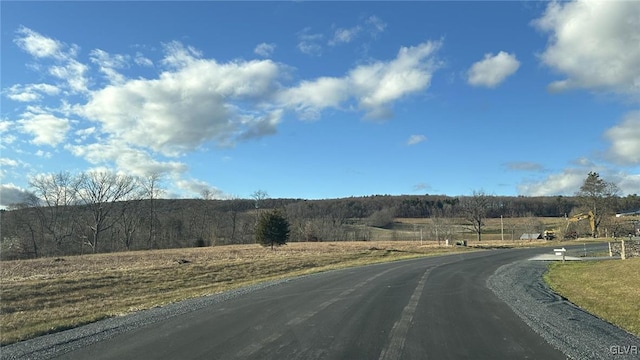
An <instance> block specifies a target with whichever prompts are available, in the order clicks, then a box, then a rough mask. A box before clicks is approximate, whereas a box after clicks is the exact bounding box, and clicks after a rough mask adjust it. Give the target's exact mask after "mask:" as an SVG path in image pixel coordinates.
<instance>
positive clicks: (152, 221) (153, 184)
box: [140, 172, 164, 249]
mask: <svg viewBox="0 0 640 360" xmlns="http://www.w3.org/2000/svg"><path fill="white" fill-rule="evenodd" d="M163 179H164V174H163V173H160V172H154V173H151V174H150V175H148V176H146V177H142V178H140V187H141V191H142V194H143V195H142V196H143V197H144V198H146V199H147V200H148V202H147V204H148V210H149V219H148V220H149V234H148V235H149V236H148V237H147V247H148V248H149V249H152V248H155V247H157V245H158V244H157V238H156V223H157V221H158V219H157V216H156V208H155V200H156V199H158V198H159V197H160V196H162V194H163V193H164V189H163V188H162V186H161V182H162V180H163Z"/></svg>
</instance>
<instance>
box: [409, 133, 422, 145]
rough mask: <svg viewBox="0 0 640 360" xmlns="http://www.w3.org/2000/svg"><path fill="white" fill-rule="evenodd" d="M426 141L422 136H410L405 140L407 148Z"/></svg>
mask: <svg viewBox="0 0 640 360" xmlns="http://www.w3.org/2000/svg"><path fill="white" fill-rule="evenodd" d="M426 140H427V137H426V136H424V135H411V136H410V137H409V140H407V145H409V146H411V145H416V144H419V143H421V142H423V141H426Z"/></svg>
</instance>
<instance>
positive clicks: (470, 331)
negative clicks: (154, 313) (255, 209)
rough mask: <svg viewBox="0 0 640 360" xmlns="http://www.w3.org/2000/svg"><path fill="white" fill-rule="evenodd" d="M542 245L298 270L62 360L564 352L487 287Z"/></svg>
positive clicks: (545, 355)
mask: <svg viewBox="0 0 640 360" xmlns="http://www.w3.org/2000/svg"><path fill="white" fill-rule="evenodd" d="M542 251H544V250H540V249H532V250H492V251H485V252H477V253H466V254H459V255H450V256H442V257H431V258H421V259H415V260H409V261H401V262H393V263H387V264H378V265H372V266H365V267H360V268H353V269H346V270H340V271H331V272H326V273H322V274H317V275H313V276H307V277H302V278H299V279H295V280H292V281H288V282H285V283H282V284H280V285H278V286H273V287H268V288H264V289H260V290H257V291H254V292H250V293H246V294H244V295H242V296H238V297H235V298H233V299H229V300H227V301H222V302H219V303H215V304H213V305H210V306H208V307H204V308H201V309H197V310H194V311H191V312H188V313H186V314H182V315H180V316H174V317H169V318H166V319H162V320H160V321H156V322H154V323H151V324H147V325H145V326H142V327H139V328H136V329H133V330H130V331H126V332H123V333H121V334H117V335H115V336H113V337H110V338H108V339H106V340H103V341H98V342H95V343H93V344H90V345H88V346H83V347H81V348H78V349H73V350H72V351H69V352H66V353H60V352H57V353H56V354H55V355H58V356H59V357H58V358H61V359H141V358H147V359H178V358H179V359H203V358H206V359H460V358H472V359H498V358H504V359H507V358H509V359H516V358H517V359H527V358H529V359H565V356H564V355H563V354H562V353H561V352H559V351H558V350H556V349H554V348H553V347H551V346H550V345H549V344H547V343H546V342H545V340H544V339H543V338H542V337H541V336H539V335H538V334H536V333H535V332H534V331H532V330H531V329H530V328H529V327H528V326H527V325H526V324H525V323H524V322H523V321H522V320H521V319H520V318H519V317H518V316H517V315H516V314H515V313H514V312H513V311H512V310H511V309H510V308H509V306H507V305H506V304H505V303H504V302H502V301H501V300H499V299H498V298H497V297H496V296H495V295H494V293H493V292H492V291H491V290H489V289H488V288H487V287H486V280H487V278H488V277H489V276H490V275H491V274H492V273H493V272H494V271H495V270H496V269H497V268H498V267H499V266H501V265H504V264H507V263H511V262H513V261H516V260H519V259H524V258H527V257H530V256H532V255H533V254H536V253H540V252H542Z"/></svg>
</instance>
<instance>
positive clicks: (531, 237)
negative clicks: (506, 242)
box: [520, 233, 542, 240]
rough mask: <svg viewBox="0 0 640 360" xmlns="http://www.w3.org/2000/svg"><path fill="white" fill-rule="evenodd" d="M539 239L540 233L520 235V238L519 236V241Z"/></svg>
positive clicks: (540, 237)
mask: <svg viewBox="0 0 640 360" xmlns="http://www.w3.org/2000/svg"><path fill="white" fill-rule="evenodd" d="M540 239H542V234H540V233H533V234H522V236H520V240H540Z"/></svg>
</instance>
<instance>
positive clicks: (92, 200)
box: [78, 172, 136, 253]
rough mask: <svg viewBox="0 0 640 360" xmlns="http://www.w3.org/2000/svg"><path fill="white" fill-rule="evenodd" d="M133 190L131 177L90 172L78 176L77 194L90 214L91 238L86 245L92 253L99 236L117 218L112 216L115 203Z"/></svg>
mask: <svg viewBox="0 0 640 360" xmlns="http://www.w3.org/2000/svg"><path fill="white" fill-rule="evenodd" d="M135 188H136V183H135V181H134V178H133V177H132V176H127V175H118V174H115V173H112V172H90V173H84V174H82V175H81V176H80V188H79V191H78V194H79V196H80V198H81V199H82V202H83V203H84V204H85V205H86V206H87V207H88V209H89V211H90V214H91V217H90V220H89V228H90V229H91V235H92V238H91V240H89V239H88V240H87V243H88V245H89V246H91V248H92V250H93V252H94V253H95V252H96V251H97V248H98V244H99V239H100V234H101V233H102V232H103V231H105V230H108V229H109V228H111V227H112V226H113V225H114V224H115V222H116V220H117V216H112V215H113V214H112V213H113V209H114V208H115V206H114V205H115V203H116V202H117V201H121V200H124V199H125V198H126V196H127V195H129V194H131V193H132V192H133V191H134V190H135Z"/></svg>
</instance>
